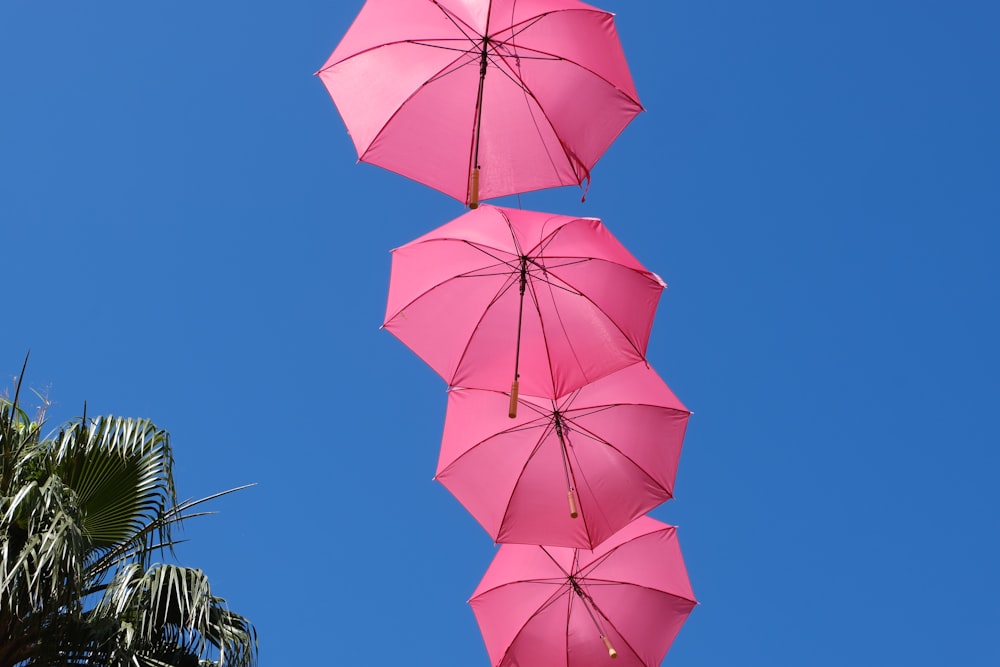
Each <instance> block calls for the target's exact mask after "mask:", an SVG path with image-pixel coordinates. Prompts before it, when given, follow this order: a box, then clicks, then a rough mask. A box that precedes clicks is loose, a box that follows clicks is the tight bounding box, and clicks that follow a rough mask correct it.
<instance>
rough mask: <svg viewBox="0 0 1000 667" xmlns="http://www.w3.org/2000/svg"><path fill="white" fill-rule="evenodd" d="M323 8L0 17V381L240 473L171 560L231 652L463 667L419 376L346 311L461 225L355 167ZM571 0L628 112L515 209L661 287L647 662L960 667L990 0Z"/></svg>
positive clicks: (978, 460) (482, 553) (985, 180)
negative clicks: (672, 442)
mask: <svg viewBox="0 0 1000 667" xmlns="http://www.w3.org/2000/svg"><path fill="white" fill-rule="evenodd" d="M360 6H361V2H360V0H351V1H343V0H337V1H327V2H317V1H313V0H305V1H303V2H296V3H265V2H256V1H249V2H230V1H228V0H219V1H218V2H191V1H189V0H179V1H175V2H126V1H124V0H107V1H105V2H98V3H83V2H69V1H66V0H57V1H56V2H49V3H39V2H29V1H27V0H5V1H4V2H2V3H0V62H2V63H3V65H2V67H0V271H2V273H3V277H4V281H3V282H4V285H5V299H4V307H3V309H2V312H3V316H2V318H0V322H2V324H0V372H2V373H3V378H4V379H3V382H0V385H7V386H9V384H10V377H11V376H13V375H14V374H16V373H17V372H18V371H19V369H20V364H21V362H22V360H23V357H24V354H25V352H26V351H27V350H28V349H29V348H30V349H31V355H32V356H31V363H30V367H29V375H28V381H29V383H30V384H31V385H32V386H33V387H36V388H38V389H41V390H45V389H47V390H48V392H49V394H50V396H51V398H52V399H54V400H55V401H56V404H55V406H54V408H53V410H52V416H53V417H54V418H56V419H57V420H62V419H68V418H71V417H73V416H76V415H78V414H79V413H80V412H81V408H82V404H83V401H84V400H87V401H88V410H89V411H91V412H101V413H112V412H113V413H118V414H124V415H133V416H147V417H150V418H152V419H154V420H155V421H156V422H157V423H158V424H160V425H161V426H163V427H166V428H168V429H169V430H170V431H171V432H172V434H173V436H174V441H173V442H174V445H175V448H176V456H177V464H178V469H177V473H178V478H179V483H180V487H181V493H182V494H183V495H184V496H199V495H206V494H208V493H211V492H213V491H216V490H219V489H223V488H228V487H231V486H235V485H239V484H243V483H246V482H257V483H258V484H259V485H258V486H257V487H255V488H253V489H251V490H249V491H245V492H243V493H241V494H239V495H237V496H236V497H231V498H228V499H224V500H222V501H220V502H218V503H217V504H216V509H218V510H220V515H219V516H215V517H210V518H206V519H202V520H200V521H199V522H197V523H196V524H192V525H191V526H189V529H188V530H187V531H186V536H187V537H189V538H190V540H191V541H190V542H189V543H186V544H184V545H183V546H182V547H181V549H180V554H179V555H180V559H181V561H182V562H183V563H184V564H187V565H192V566H198V567H202V568H203V569H205V570H206V571H207V572H208V574H209V576H210V578H211V580H212V582H213V584H214V590H215V591H216V592H217V593H218V594H220V595H223V596H224V597H226V598H228V599H229V601H230V602H231V604H232V606H233V608H234V609H235V610H237V611H239V612H241V613H244V614H246V615H247V616H249V617H251V619H252V620H253V621H254V622H255V623H256V624H257V627H258V629H259V631H260V634H261V658H262V664H264V665H272V664H273V665H277V664H335V663H343V664H364V665H373V666H376V667H378V666H383V665H384V666H390V665H400V664H411V665H435V666H436V665H449V666H450V665H454V666H459V665H461V666H463V667H466V666H472V665H482V666H484V667H486V666H487V665H488V660H487V657H486V652H485V649H484V648H483V644H482V640H481V639H480V636H479V634H478V630H477V628H476V625H475V621H474V618H473V616H472V613H471V611H470V610H469V609H468V607H467V606H466V604H465V600H466V599H467V597H468V595H469V594H470V593H471V592H472V590H473V589H474V588H475V586H476V583H477V582H478V580H479V577H480V576H481V574H482V572H483V571H485V569H486V566H487V564H488V563H489V560H490V558H491V556H492V553H493V549H494V547H493V545H492V544H491V543H490V541H489V538H488V537H487V536H486V534H485V532H483V531H482V530H481V529H480V528H479V526H478V524H476V523H475V522H474V521H473V520H472V519H471V518H469V517H468V516H467V515H466V514H465V513H464V510H462V509H461V507H460V506H459V505H458V504H457V502H455V501H454V500H453V499H452V498H451V496H450V495H448V493H447V492H446V491H445V490H444V489H443V488H442V487H440V486H439V485H437V484H436V483H434V482H432V481H431V476H432V474H433V471H434V466H435V463H436V458H437V444H438V438H439V436H440V430H441V426H442V423H443V418H444V406H445V394H444V385H443V382H442V381H441V380H440V379H439V378H438V377H437V376H436V375H434V374H433V373H432V372H431V371H430V370H429V369H427V368H426V367H425V366H424V365H423V364H422V362H420V361H419V360H418V359H417V358H416V357H414V356H413V355H411V354H410V353H409V352H408V351H407V350H406V349H405V348H404V347H403V346H402V345H401V344H400V343H399V342H398V341H396V340H395V339H394V338H392V336H390V335H389V334H387V333H385V332H381V331H379V330H378V325H379V324H380V323H381V318H382V315H383V312H384V303H385V296H386V288H387V284H388V276H389V252H388V251H389V249H390V248H392V247H394V246H398V245H401V244H402V243H404V242H406V241H408V240H410V239H411V238H413V237H416V236H418V235H419V234H422V233H423V232H425V231H427V230H429V229H431V228H432V227H435V226H437V225H439V224H442V223H444V222H446V221H448V220H450V219H452V218H454V217H456V216H457V215H459V214H460V213H461V212H462V209H461V207H460V205H459V204H457V203H456V202H454V201H452V200H450V199H448V198H447V197H445V196H443V195H440V194H438V193H436V192H433V191H430V190H428V189H426V188H424V187H422V186H419V185H416V184H413V183H410V182H408V181H406V180H405V179H403V178H400V177H398V176H395V175H393V174H390V173H388V172H384V171H382V170H380V169H378V168H375V167H371V166H368V165H356V164H355V154H354V153H353V149H352V146H351V143H350V141H349V139H348V137H347V134H346V132H345V130H344V127H343V124H342V123H341V121H340V118H339V116H338V115H337V113H336V110H335V109H334V107H333V104H332V103H331V101H330V99H329V98H328V96H327V94H326V92H325V90H324V89H323V86H322V85H321V83H320V81H319V80H318V79H317V78H315V77H313V76H312V73H313V72H314V71H315V70H316V69H317V68H319V67H320V66H321V65H322V63H323V62H324V60H325V59H326V57H327V55H328V54H329V53H330V52H331V51H332V50H333V48H334V46H335V45H336V43H337V42H338V40H339V39H340V37H341V36H342V35H343V33H344V31H345V30H346V29H347V26H348V25H349V23H350V21H351V20H352V19H353V17H354V15H355V14H356V12H357V11H358V9H359V8H360ZM599 6H601V7H603V8H605V9H609V10H612V11H615V12H617V14H618V19H617V22H618V28H619V32H620V34H621V37H622V40H623V43H624V46H625V51H626V54H627V56H628V58H629V61H630V64H631V66H632V71H633V74H634V77H635V80H636V84H637V87H638V90H639V94H640V97H641V99H642V101H643V103H644V104H645V106H646V108H647V109H648V111H647V113H644V114H642V115H641V116H640V117H639V118H638V119H637V120H636V121H635V122H634V123H633V124H632V125H631V126H629V127H628V128H627V129H626V131H625V133H624V134H623V135H622V137H621V138H620V140H619V141H618V142H617V143H616V144H614V146H613V147H612V149H611V150H610V151H609V152H608V153H607V154H606V156H605V157H604V158H603V159H602V160H601V162H599V163H598V165H597V167H596V168H595V170H594V182H593V185H592V187H591V189H590V194H589V196H588V200H587V202H586V203H584V204H581V203H580V201H579V199H580V196H579V195H580V193H579V191H578V190H576V189H573V188H566V189H561V190H554V191H549V192H544V193H537V194H533V195H527V196H525V197H523V198H522V201H521V203H522V205H523V206H524V207H525V208H533V209H538V210H544V211H552V212H557V213H567V214H574V213H578V214H584V215H592V216H598V217H601V218H602V219H604V221H605V223H606V224H607V225H608V226H609V227H610V228H611V229H612V231H613V232H614V233H615V234H616V236H618V238H619V239H620V240H622V242H623V243H625V244H626V245H627V246H628V247H629V248H630V249H631V250H632V251H633V252H634V254H636V255H637V256H638V257H639V259H640V260H641V261H642V262H643V263H644V264H645V265H646V266H648V267H649V268H650V269H651V270H654V271H656V272H657V273H659V274H660V275H661V276H662V277H663V278H664V280H665V281H666V282H667V283H668V284H669V285H670V287H669V289H668V290H667V291H666V292H665V293H664V297H663V300H662V301H661V306H660V310H659V313H658V316H657V320H656V324H655V326H654V330H653V336H652V340H651V343H650V348H649V358H650V360H651V362H652V363H653V365H654V366H655V367H656V368H657V370H659V371H660V373H661V375H663V377H664V378H665V379H666V381H667V382H668V383H669V384H670V386H671V387H672V388H673V390H674V391H675V392H676V393H677V394H678V396H679V397H680V398H681V399H682V400H683V401H684V402H685V403H686V404H687V405H688V407H690V408H691V409H692V410H694V412H695V414H694V416H693V417H692V420H691V424H690V428H689V431H688V438H687V441H686V444H685V450H684V454H683V456H682V459H681V467H680V473H679V476H678V480H677V488H676V496H677V497H676V499H675V500H673V501H671V502H669V503H668V504H666V505H664V506H663V507H661V508H659V509H658V510H656V511H655V512H654V516H656V517H657V518H659V519H662V520H664V521H667V522H670V523H675V524H678V525H679V526H680V532H679V536H680V540H681V545H682V548H683V549H684V552H685V556H686V559H687V563H688V569H689V572H690V575H691V578H692V583H693V586H694V590H695V593H696V594H697V595H698V597H699V598H700V600H701V602H702V604H701V606H700V607H698V608H697V609H695V611H694V613H693V614H692V616H691V618H690V620H689V622H688V624H687V625H686V626H685V628H684V629H683V630H682V631H681V633H680V636H679V637H678V640H677V642H676V643H675V645H674V648H673V649H672V650H671V652H670V653H669V654H668V656H667V659H666V663H665V664H667V665H673V666H674V667H684V666H689V665H690V666H694V665H697V666H704V665H711V666H722V665H736V664H739V665H749V666H751V667H755V666H761V667H765V666H767V667H774V666H781V667H786V666H787V667H799V666H802V665H809V666H810V667H826V666H837V667H840V666H841V665H844V664H851V665H855V666H858V667H866V666H872V667H875V666H879V667H881V666H884V665H909V666H911V667H912V666H925V665H926V666H935V667H937V666H939V665H961V666H962V667H976V666H984V667H985V666H990V667H992V666H995V665H997V664H998V663H1000V649H998V644H997V642H996V638H997V633H998V632H1000V606H998V605H997V599H998V596H1000V574H998V568H997V564H998V563H1000V538H998V537H997V528H998V518H1000V517H998V514H1000V512H998V509H1000V502H998V500H997V482H996V474H997V470H998V468H1000V453H998V447H997V445H998V440H1000V439H998V436H997V428H996V422H997V420H996V416H995V415H996V413H997V405H998V401H1000V389H998V384H997V378H998V377H1000V355H998V351H997V341H998V340H1000V324H998V315H997V310H998V301H1000V269H998V263H997V258H996V253H997V250H998V248H1000V231H998V229H1000V225H998V223H1000V197H998V185H1000V129H998V128H1000V124H998V122H997V119H998V118H1000V92H998V91H1000V88H998V85H997V64H998V63H1000V41H998V40H997V37H996V29H997V26H998V25H1000V6H998V5H997V4H996V3H993V2H987V1H985V0H980V1H976V0H969V1H967V2H951V3H947V2H931V1H929V0H926V1H925V0H907V1H903V0H883V1H882V2H871V1H865V2H861V1H854V0H846V1H843V2H836V3H835V2H808V1H805V2H804V1H801V0H797V1H794V2H793V1H791V0H787V1H781V2H779V1H770V2H759V3H747V2H733V1H724V2H714V3H708V2H691V1H686V0H678V1H673V2H634V1H633V2H624V1H614V2H612V1H610V0H609V1H608V2H604V3H603V4H599ZM500 203H511V202H500ZM515 204H516V202H515ZM331 643H332V645H333V647H334V648H333V653H332V654H331V653H330V647H331Z"/></svg>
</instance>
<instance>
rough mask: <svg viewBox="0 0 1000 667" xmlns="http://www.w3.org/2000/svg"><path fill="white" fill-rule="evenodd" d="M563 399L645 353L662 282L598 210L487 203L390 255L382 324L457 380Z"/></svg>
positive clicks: (451, 380)
mask: <svg viewBox="0 0 1000 667" xmlns="http://www.w3.org/2000/svg"><path fill="white" fill-rule="evenodd" d="M522 256H525V257H527V258H528V266H529V271H528V276H527V288H526V291H525V298H524V313H523V323H522V328H521V342H520V391H521V392H522V393H525V394H528V395H533V396H540V397H544V398H558V397H560V396H563V395H565V394H568V393H569V392H571V391H574V390H576V389H579V388H580V387H582V386H583V385H585V384H588V383H590V382H593V381H594V380H597V379H599V378H601V377H604V376H605V375H608V374H609V373H613V372H614V371H616V370H619V369H621V368H624V367H625V366H627V365H629V364H632V363H635V362H637V361H641V360H643V359H644V358H645V353H646V345H647V342H648V340H649V332H650V327H651V326H652V323H653V316H654V314H655V311H656V306H657V303H658V301H659V298H660V293H661V292H662V290H663V288H664V287H665V285H664V283H663V281H662V280H660V278H659V277H658V276H656V274H653V273H650V272H649V271H647V270H646V269H644V268H643V267H642V265H641V264H639V262H638V260H636V259H635V257H633V256H632V255H631V254H630V253H629V252H628V251H627V250H626V249H625V248H624V247H623V246H622V245H621V244H620V243H619V242H618V241H617V240H616V239H615V238H614V237H613V236H612V235H611V233H610V232H608V230H607V229H606V228H605V227H604V226H603V225H602V224H601V221H600V220H597V219H595V218H573V217H568V216H561V215H555V214H549V213H536V212H532V211H521V210H516V209H504V208H497V207H493V206H483V207H481V208H479V209H476V210H474V211H470V212H468V213H466V214H465V215H462V216H461V217H459V218H457V219H456V220H453V221H452V222H450V223H448V224H446V225H444V226H442V227H440V228H438V229H436V230H434V231H432V232H430V233H428V234H425V235H424V236H421V237H420V238H418V239H416V240H414V241H411V242H410V243H408V244H406V245H404V246H402V247H401V248H397V249H396V250H394V251H393V255H392V275H391V278H390V283H389V298H388V303H387V306H386V319H385V324H384V327H385V328H386V329H388V330H389V331H390V332H392V334H393V335H395V336H396V337H397V338H399V339H400V340H401V341H403V343H405V344H406V345H407V346H408V347H409V348H410V349H411V350H413V351H414V352H415V353H416V354H417V355H418V356H420V358H422V359H423V360H424V361H426V362H427V363H428V364H429V365H430V366H431V368H433V369H434V370H435V371H437V372H438V373H439V374H440V375H441V377H443V378H444V379H445V381H446V382H447V383H448V384H449V385H452V386H460V387H471V388H477V389H494V390H499V391H504V390H508V389H510V386H511V381H512V380H513V379H514V364H515V355H516V350H517V349H518V346H517V338H518V337H517V325H518V308H519V303H520V295H519V279H520V264H521V259H520V258H521V257H522Z"/></svg>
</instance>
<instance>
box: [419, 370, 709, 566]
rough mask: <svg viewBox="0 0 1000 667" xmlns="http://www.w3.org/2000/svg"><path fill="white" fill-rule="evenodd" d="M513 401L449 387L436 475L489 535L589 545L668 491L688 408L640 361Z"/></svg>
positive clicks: (507, 540)
mask: <svg viewBox="0 0 1000 667" xmlns="http://www.w3.org/2000/svg"><path fill="white" fill-rule="evenodd" d="M518 401H519V403H520V406H521V409H520V410H519V411H518V416H517V418H516V419H515V420H513V421H511V420H510V419H507V418H506V417H505V416H504V412H503V408H504V407H505V406H506V405H507V402H508V396H507V394H505V393H501V392H496V391H482V390H477V389H454V390H452V391H450V392H448V413H447V416H446V418H445V425H444V437H443V438H442V444H441V457H440V460H439V462H438V470H437V475H436V477H435V478H436V479H437V480H438V481H439V482H441V483H442V484H444V486H445V487H447V488H448V490H449V491H451V492H452V494H454V495H455V497H456V498H458V500H459V502H461V503H462V504H463V505H464V506H465V507H466V509H468V510H469V512H470V513H471V514H472V515H473V516H474V517H475V518H476V520H478V521H479V523H480V524H482V526H483V527H484V528H485V529H486V531H487V532H488V533H489V534H490V536H491V537H492V538H493V539H494V541H496V542H503V543H510V542H515V543H519V544H548V545H554V546H564V547H581V548H586V549H592V548H594V547H596V546H597V545H599V544H600V543H601V542H603V541H604V540H605V539H607V538H609V537H610V536H611V535H612V534H614V533H615V532H616V531H618V530H619V529H621V528H623V527H624V526H625V525H627V524H628V523H629V522H630V521H632V520H633V519H635V518H636V517H639V516H642V515H643V514H645V513H646V512H648V511H649V510H651V509H653V508H654V507H656V506H657V505H659V504H660V503H662V502H664V501H665V500H668V499H669V498H671V497H672V495H673V493H672V492H673V485H674V477H675V476H676V474H677V463H678V460H679V458H680V454H681V445H682V443H683V440H684V431H685V429H686V428H687V421H688V416H689V415H690V414H691V413H690V412H688V410H687V409H686V408H685V407H684V406H683V405H682V404H681V402H680V401H678V400H677V397H676V396H674V394H673V392H671V391H670V389H669V388H668V387H667V385H666V384H664V382H663V380H661V379H660V377H659V376H658V375H657V374H656V372H655V371H653V370H652V369H651V368H649V367H648V366H647V365H646V364H645V363H642V362H640V363H638V364H633V365H632V366H629V367H627V368H625V369H623V370H620V371H617V372H615V373H612V374H611V375H608V376H606V377H604V378H602V379H600V380H598V381H596V382H594V383H592V384H588V385H586V386H584V387H582V388H581V389H578V390H577V391H574V392H571V393H570V394H567V395H566V396H563V397H561V398H559V399H557V400H552V399H548V398H536V397H534V396H526V395H524V394H521V395H520V397H519V398H518Z"/></svg>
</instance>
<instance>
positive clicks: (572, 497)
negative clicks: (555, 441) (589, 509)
mask: <svg viewBox="0 0 1000 667" xmlns="http://www.w3.org/2000/svg"><path fill="white" fill-rule="evenodd" d="M555 417H556V435H557V436H559V449H560V451H561V452H562V460H563V472H564V473H565V474H566V489H567V494H566V495H567V497H568V499H569V517H570V518H571V519H575V518H576V517H578V516H580V513H579V512H578V511H577V509H576V489H574V488H573V482H571V481H570V478H569V452H567V451H566V438H565V436H564V435H563V425H562V415H560V414H559V412H558V411H556V413H555Z"/></svg>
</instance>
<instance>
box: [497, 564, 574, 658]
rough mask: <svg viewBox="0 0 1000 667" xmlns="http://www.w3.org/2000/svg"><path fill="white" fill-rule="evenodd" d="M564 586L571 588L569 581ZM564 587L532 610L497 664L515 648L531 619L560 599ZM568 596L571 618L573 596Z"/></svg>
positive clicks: (567, 615)
mask: <svg viewBox="0 0 1000 667" xmlns="http://www.w3.org/2000/svg"><path fill="white" fill-rule="evenodd" d="M564 587H565V589H566V590H567V591H568V590H571V589H570V587H569V584H568V583H567V584H564ZM562 588H563V587H560V590H556V592H555V593H553V594H552V596H551V597H550V598H549V599H548V600H546V601H545V602H544V603H542V604H541V605H539V607H538V609H536V610H535V611H533V612H531V614H530V615H529V616H528V618H526V619H525V621H524V623H522V624H521V627H520V628H518V630H517V632H516V633H515V634H514V638H513V639H511V640H510V644H508V645H507V648H506V649H505V650H504V652H503V657H502V658H500V662H499V663H497V664H502V663H503V661H504V659H505V658H506V657H507V654H509V653H510V650H511V648H513V646H514V644H515V643H516V642H517V638H518V637H520V636H521V633H522V632H524V629H525V628H526V627H528V624H529V623H531V621H533V620H534V619H535V617H536V616H538V615H539V614H541V613H542V612H543V611H545V610H546V609H548V608H549V607H551V606H552V605H554V604H555V603H556V602H558V601H559V598H560V597H561V596H562V595H563V591H562V590H561V589H562ZM566 597H567V603H566V604H567V610H566V612H567V613H566V617H567V618H569V609H568V605H569V602H568V600H569V599H571V597H572V596H566Z"/></svg>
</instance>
